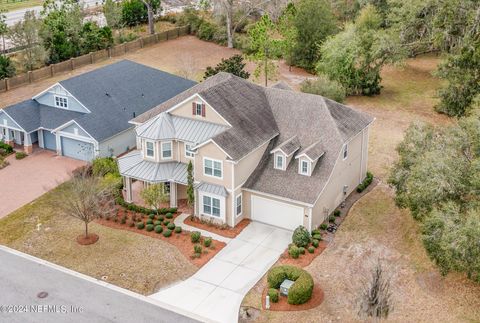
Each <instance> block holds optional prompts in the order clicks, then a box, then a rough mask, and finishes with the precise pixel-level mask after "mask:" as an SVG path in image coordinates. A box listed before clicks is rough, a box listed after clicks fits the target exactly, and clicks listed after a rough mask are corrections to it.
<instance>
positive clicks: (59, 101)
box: [55, 96, 68, 109]
mask: <svg viewBox="0 0 480 323" xmlns="http://www.w3.org/2000/svg"><path fill="white" fill-rule="evenodd" d="M55 106H56V107H58V108H63V109H68V99H67V98H66V97H64V96H55Z"/></svg>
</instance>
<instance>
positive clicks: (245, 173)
mask: <svg viewBox="0 0 480 323" xmlns="http://www.w3.org/2000/svg"><path fill="white" fill-rule="evenodd" d="M268 144H269V142H266V143H264V144H263V145H262V146H260V147H259V148H257V149H256V150H254V151H253V152H252V153H250V154H249V155H247V156H246V157H244V158H243V159H242V160H240V161H239V162H238V163H237V164H236V165H235V166H234V167H235V179H234V181H235V183H234V187H238V186H239V185H242V184H243V183H245V181H246V180H247V179H248V177H250V175H251V174H252V172H253V171H254V170H255V168H256V167H257V166H258V163H259V162H260V159H261V158H262V156H263V154H264V153H265V150H266V149H267V147H268Z"/></svg>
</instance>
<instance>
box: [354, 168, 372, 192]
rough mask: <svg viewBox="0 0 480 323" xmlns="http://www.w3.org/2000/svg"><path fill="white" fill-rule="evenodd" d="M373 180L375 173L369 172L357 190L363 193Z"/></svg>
mask: <svg viewBox="0 0 480 323" xmlns="http://www.w3.org/2000/svg"><path fill="white" fill-rule="evenodd" d="M372 182H373V174H372V173H370V172H367V177H365V179H364V180H363V182H362V183H361V184H360V185H358V186H357V192H358V193H362V192H363V191H364V190H365V189H366V188H367V187H368V186H369V185H370V184H372Z"/></svg>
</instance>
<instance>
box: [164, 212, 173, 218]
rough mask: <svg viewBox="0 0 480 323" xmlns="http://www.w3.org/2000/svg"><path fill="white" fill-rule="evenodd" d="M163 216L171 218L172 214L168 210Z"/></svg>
mask: <svg viewBox="0 0 480 323" xmlns="http://www.w3.org/2000/svg"><path fill="white" fill-rule="evenodd" d="M165 217H166V218H167V219H171V218H173V214H172V213H170V212H168V213H167V214H165Z"/></svg>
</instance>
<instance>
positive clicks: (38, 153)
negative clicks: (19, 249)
mask: <svg viewBox="0 0 480 323" xmlns="http://www.w3.org/2000/svg"><path fill="white" fill-rule="evenodd" d="M7 161H8V162H9V163H10V165H9V166H7V167H5V168H3V169H0V196H1V199H2V202H1V203H0V218H2V217H4V216H6V215H7V214H10V213H11V212H13V211H15V210H16V209H18V208H19V207H21V206H23V205H25V204H27V203H29V202H31V201H33V200H34V199H36V198H37V197H39V196H40V195H42V194H44V193H45V192H48V191H50V190H51V189H53V188H55V187H57V186H58V185H59V184H60V183H62V182H65V181H66V180H68V179H69V178H70V176H71V173H72V171H73V170H75V169H76V168H78V167H80V166H83V165H85V162H83V161H80V160H75V159H71V158H67V157H63V156H57V155H56V153H55V152H53V151H49V150H43V149H36V150H35V151H34V152H33V153H32V154H30V155H29V156H27V157H26V158H24V159H21V160H16V159H15V155H10V156H8V157H7Z"/></svg>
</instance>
